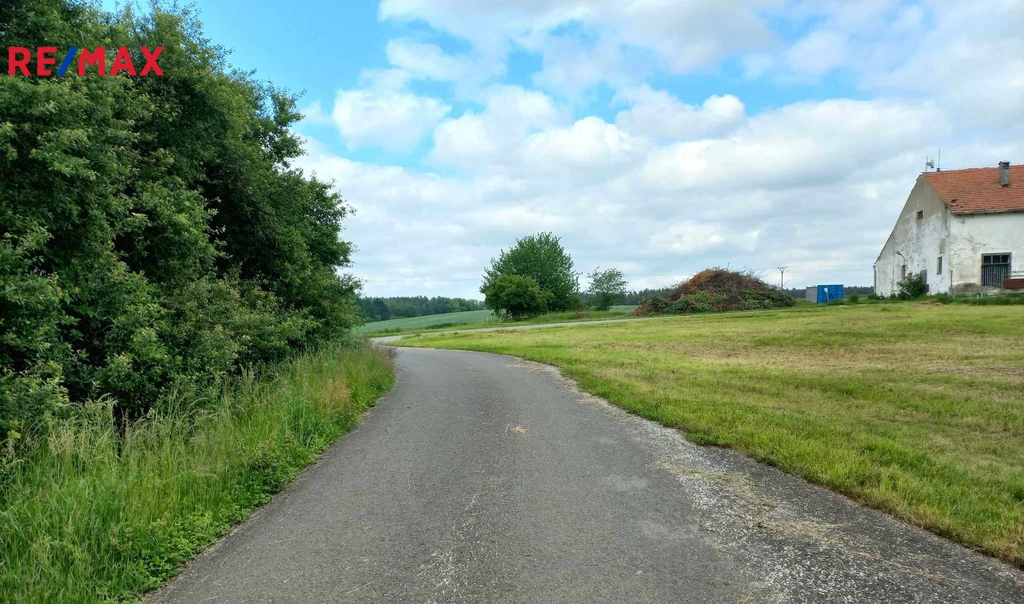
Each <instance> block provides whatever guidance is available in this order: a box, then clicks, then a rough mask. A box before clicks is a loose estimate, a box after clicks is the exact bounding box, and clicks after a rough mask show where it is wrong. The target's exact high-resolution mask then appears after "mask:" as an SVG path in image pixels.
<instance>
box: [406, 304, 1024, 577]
mask: <svg viewBox="0 0 1024 604" xmlns="http://www.w3.org/2000/svg"><path fill="white" fill-rule="evenodd" d="M398 344H399V345H403V346H422V347H437V348H458V349H467V350H479V351H486V352H496V353H503V354H511V355H515V356H518V357H522V358H526V359H530V360H534V361H540V362H544V363H550V364H553V365H556V366H558V367H560V368H562V370H563V373H565V374H566V375H567V376H569V377H572V378H574V379H576V380H578V381H579V383H580V386H581V388H583V389H585V390H586V391H588V392H592V393H594V394H597V395H600V396H602V397H605V398H606V399H608V400H609V401H611V402H613V403H615V404H617V405H620V406H622V407H624V408H626V409H628V410H629V411H632V412H634V413H637V414H639V415H642V416H645V417H648V418H651V419H654V420H657V421H659V422H661V423H662V424H664V425H666V426H670V427H674V428H679V429H681V430H683V431H685V432H686V434H687V436H688V437H689V438H690V439H691V440H693V441H696V442H699V443H704V444H713V445H721V446H727V447H732V448H734V449H737V450H739V451H742V452H744V453H747V454H749V455H752V456H753V457H755V458H757V459H759V460H762V461H765V462H768V463H771V464H774V465H776V466H778V467H779V468H781V469H783V470H785V471H787V472H790V473H793V474H798V475H801V476H804V477H806V478H807V479H809V480H811V481H813V482H816V483H818V484H822V485H825V486H827V487H830V488H832V489H835V490H837V491H840V492H842V493H845V494H847V495H850V496H851V497H853V498H855V499H857V500H858V501H860V502H862V503H865V504H868V505H871V506H874V507H877V508H880V509H883V510H887V511H889V512H891V513H893V514H895V515H897V516H900V517H902V518H904V519H906V520H909V521H910V522H912V523H914V524H917V525H919V526H923V527H926V528H929V529H931V530H933V531H935V532H937V533H939V534H942V535H945V536H948V537H951V538H953V539H955V540H957V541H959V542H961V543H963V544H965V545H968V546H970V547H974V548H977V549H980V550H982V551H985V552H987V553H989V554H992V555H994V556H997V557H999V558H1002V559H1003V560H1006V561H1009V562H1011V563H1013V564H1016V565H1018V566H1024V394H1022V393H1024V370H1022V369H1021V368H1022V367H1024V312H1022V311H1021V309H1020V308H1019V307H1013V306H977V307H973V306H965V305H959V304H955V305H941V304H934V303H904V304H889V305H871V306H867V305H859V306H850V305H847V306H839V307H819V308H806V309H804V308H796V309H789V310H786V311H781V312H760V313H738V314H731V315H705V316H694V317H677V318H666V319H651V320H648V321H643V322H639V323H628V324H611V325H593V326H579V327H572V328H552V329H545V330H533V331H515V332H501V333H467V334H453V335H437V336H419V337H412V338H411V339H406V340H402V341H400V342H398Z"/></svg>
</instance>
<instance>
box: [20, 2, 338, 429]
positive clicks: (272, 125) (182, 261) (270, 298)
mask: <svg viewBox="0 0 1024 604" xmlns="http://www.w3.org/2000/svg"><path fill="white" fill-rule="evenodd" d="M0 46H3V47H9V46H25V47H29V48H35V47H37V46H56V47H57V48H58V54H61V53H63V52H65V51H66V49H67V48H69V47H71V46H77V47H79V48H83V47H84V48H90V49H92V48H94V47H98V46H104V47H106V48H107V50H108V53H109V56H108V57H107V64H108V66H109V65H110V64H111V63H112V61H113V52H114V50H116V48H118V47H120V46H126V47H128V48H133V49H138V48H139V47H140V46H146V47H149V48H154V47H156V46H163V47H164V50H163V53H162V54H161V55H160V59H159V62H160V66H161V68H162V70H163V72H164V74H165V75H164V76H163V77H155V76H146V77H142V76H140V77H133V76H128V75H125V74H121V75H119V76H117V77H99V76H98V75H95V74H88V75H85V76H81V77H80V76H78V75H77V74H76V73H74V70H72V71H71V72H69V74H68V75H65V76H62V77H35V76H32V77H25V76H14V77H8V76H6V75H5V76H3V82H2V85H0V439H7V440H8V441H12V442H15V444H16V441H17V440H18V439H19V438H20V437H21V435H22V434H25V433H26V432H32V431H33V430H34V429H36V427H38V426H40V425H41V423H42V422H45V421H48V420H47V418H53V417H61V416H67V415H68V413H69V409H70V408H71V407H73V406H82V405H86V404H90V402H97V401H102V400H110V401H112V402H113V405H114V406H113V408H114V413H115V417H116V418H119V419H125V418H128V419H130V418H136V417H140V416H141V415H143V414H144V413H145V412H146V411H147V410H148V409H150V408H154V407H160V406H161V405H162V404H164V403H163V401H166V400H168V397H169V395H170V394H171V393H177V394H178V395H183V394H187V395H188V396H190V397H191V398H192V399H193V400H201V399H203V398H204V397H205V398H210V397H212V396H214V395H215V394H216V392H217V391H218V388H219V384H221V383H222V382H223V380H224V378H225V377H227V376H230V375H233V374H237V373H238V371H239V370H240V368H242V367H245V366H254V365H258V364H260V363H265V362H276V361H280V360H282V359H284V358H286V357H287V356H289V355H290V354H292V353H293V352H294V351H296V350H299V349H302V348H304V347H307V346H310V345H314V344H316V343H318V342H322V341H325V340H328V339H330V338H334V337H336V336H337V335H338V334H339V333H340V332H343V331H345V330H346V329H348V328H349V327H351V326H352V325H353V324H354V323H355V321H356V320H357V319H356V316H357V313H356V312H355V305H354V291H355V289H356V287H357V286H358V283H357V281H356V280H355V279H354V278H352V277H350V276H343V275H339V273H338V269H339V268H343V267H345V266H347V265H348V264H349V253H350V250H351V248H350V245H349V244H348V243H346V242H344V241H342V240H340V239H339V237H338V233H339V230H340V228H341V222H342V219H343V218H344V217H345V215H346V214H347V213H348V211H349V209H348V206H347V205H346V204H345V203H344V202H343V201H342V200H341V199H340V198H339V197H338V195H337V194H335V193H333V192H332V189H331V185H330V184H328V183H324V182H320V181H318V180H316V179H315V178H311V177H309V176H307V175H304V174H302V173H301V172H299V171H298V170H296V169H294V168H293V167H291V163H290V162H291V161H292V160H293V159H294V158H295V157H297V156H298V155H300V153H301V149H300V144H299V140H298V138H297V137H296V136H295V135H294V134H293V133H292V132H291V131H290V129H289V127H290V125H291V124H293V123H294V122H295V121H296V120H297V119H298V118H299V117H300V116H299V114H298V112H297V111H296V110H295V99H294V98H293V97H292V96H290V95H288V94H287V93H284V92H282V91H279V90H277V89H275V88H274V87H272V86H270V85H269V84H266V83H262V82H259V81H256V80H254V79H253V78H252V77H251V76H250V75H248V74H246V73H241V72H238V71H235V70H233V69H232V68H231V67H230V66H229V65H228V63H227V61H226V59H225V53H224V51H222V50H221V49H220V48H218V47H216V46H213V45H211V43H209V42H207V41H206V40H205V39H204V38H203V35H202V32H201V30H200V27H199V24H198V22H197V21H195V20H194V19H193V18H192V17H191V16H190V15H189V14H188V13H187V12H173V13H172V12H167V11H164V10H161V9H156V10H155V11H153V12H150V13H146V14H138V13H135V12H132V11H131V10H125V11H123V12H121V13H118V14H110V13H105V12H101V11H99V10H96V9H94V8H92V7H91V5H90V4H86V3H84V2H77V1H72V0H14V1H13V2H8V3H7V4H6V5H5V8H4V10H3V11H2V12H0ZM7 59H8V58H7V56H6V53H4V56H2V57H0V71H3V72H4V73H6V71H7ZM136 59H137V60H136V62H137V63H138V64H140V65H141V64H143V63H144V61H143V60H142V58H141V56H138V57H136ZM9 444H10V442H9Z"/></svg>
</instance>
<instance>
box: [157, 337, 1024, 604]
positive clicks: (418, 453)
mask: <svg viewBox="0 0 1024 604" xmlns="http://www.w3.org/2000/svg"><path fill="white" fill-rule="evenodd" d="M149 601H151V602H375V603H376V602H403V603H404V602H580V603H583V602H586V603H590V602H734V603H735V602H819V601H820V602H1024V573H1021V572H1020V571H1018V570H1016V569H1013V568H1011V567H1009V566H1006V565H1003V564H1000V563H997V562H995V561H993V560H991V559H989V558H985V557H983V556H980V555H977V554H974V553H972V552H970V551H968V550H966V549H964V548H961V547H958V546H955V545H953V544H951V543H949V542H947V541H945V540H943V539H940V538H938V537H934V536H932V535H930V534H928V533H925V532H923V531H920V530H918V529H915V528H913V527H910V526H908V525H906V524H904V523H901V522H898V521H896V520H893V519H892V518H890V517H889V516H886V515H885V514H882V513H879V512H875V511H872V510H866V509H864V508H860V507H858V506H856V505H854V504H852V503H850V502H848V501H847V500H846V499H844V498H841V497H838V496H836V495H833V494H831V493H828V492H826V491H824V490H823V489H819V488H816V487H813V486H810V485H808V484H806V483H804V482H803V481H801V480H799V479H797V478H793V477H790V476H786V475H784V474H782V473H780V472H778V471H776V470H774V469H771V468H767V467H765V466H762V465H760V464H757V463H755V462H752V461H751V460H749V459H747V458H745V457H743V456H741V455H738V454H735V453H732V452H730V451H725V450H721V449H713V448H701V447H696V446H694V445H692V444H690V443H688V442H687V441H685V440H684V439H682V438H681V437H680V436H679V435H678V433H676V432H673V431H671V430H666V429H664V428H661V427H659V426H656V425H654V424H652V423H650V422H647V421H644V420H641V419H639V418H635V417H632V416H629V415H627V414H625V413H623V412H622V411H620V410H618V409H616V408H614V407H611V406H609V405H607V404H606V403H604V402H603V401H600V400H598V399H596V398H594V397H590V396H587V395H584V394H581V393H579V392H577V391H576V390H575V389H574V388H573V386H572V384H571V383H569V382H567V381H565V380H563V379H561V378H560V377H558V376H557V374H556V373H555V372H554V371H553V370H550V369H549V368H547V367H545V366H542V365H535V364H532V363H526V362H522V361H518V360H516V359H511V358H509V357H503V356H496V355H485V354H479V353H470V352H454V351H432V350H414V349H403V350H401V352H400V353H399V357H398V382H397V384H396V386H395V389H394V390H393V391H392V392H391V393H390V394H389V395H388V396H387V397H385V398H384V399H382V400H381V402H380V403H379V404H378V406H377V407H376V408H374V409H373V411H372V412H371V413H370V414H369V416H368V417H367V419H366V420H365V421H364V422H363V423H362V424H361V425H360V426H359V427H358V429H356V430H355V431H354V432H352V433H351V434H349V435H347V436H346V437H344V438H343V439H342V440H341V441H340V442H339V443H338V444H337V445H336V446H334V447H333V448H332V449H331V450H330V451H329V452H328V453H327V454H326V455H325V456H324V458H323V459H322V460H321V462H320V463H319V464H317V465H316V466H314V467H312V468H310V469H309V470H307V471H306V472H305V473H303V475H302V476H301V477H300V478H299V479H298V480H297V481H296V482H295V483H294V484H293V485H292V486H291V487H289V488H288V489H287V490H286V491H285V492H284V493H282V494H281V495H280V496H278V497H277V498H276V499H275V500H274V501H273V502H272V503H271V504H269V505H268V506H266V507H265V508H263V509H262V510H260V511H259V512H257V514H255V515H254V517H253V518H252V519H251V520H250V521H249V522H247V523H245V524H244V525H242V526H241V527H239V528H238V529H237V530H236V531H235V532H234V533H232V534H231V535H230V536H228V537H227V538H226V539H224V540H223V541H222V542H221V543H220V544H219V545H218V546H216V547H215V548H213V549H212V550H211V551H209V552H207V553H206V554H204V555H203V556H201V557H200V558H199V559H198V560H197V561H196V562H195V563H193V564H192V565H190V566H189V568H188V569H187V570H186V571H185V572H184V573H183V574H182V575H181V576H180V577H179V578H178V579H177V580H175V581H174V582H172V583H171V584H170V585H169V586H168V587H166V588H164V589H163V590H161V591H159V592H157V593H156V594H153V595H152V596H151V597H150V598H149Z"/></svg>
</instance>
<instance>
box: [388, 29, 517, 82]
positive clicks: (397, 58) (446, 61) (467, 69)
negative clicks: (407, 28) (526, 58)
mask: <svg viewBox="0 0 1024 604" xmlns="http://www.w3.org/2000/svg"><path fill="white" fill-rule="evenodd" d="M385 53H386V54H387V58H388V63H390V64H391V65H394V66H395V67H397V68H399V69H402V70H404V71H405V72H407V73H409V74H411V75H413V76H416V77H418V78H421V79H428V80H435V81H438V82H457V83H459V84H464V85H465V84H479V83H482V82H485V81H487V80H489V79H491V78H493V77H495V76H498V75H501V74H502V73H503V72H504V70H505V64H504V60H503V57H483V56H476V57H473V56H470V55H452V54H448V53H446V52H444V51H443V50H441V48H440V47H439V46H437V45H435V44H426V43H423V42H418V41H416V40H412V39H409V38H397V39H394V40H390V41H388V44H387V47H386V49H385Z"/></svg>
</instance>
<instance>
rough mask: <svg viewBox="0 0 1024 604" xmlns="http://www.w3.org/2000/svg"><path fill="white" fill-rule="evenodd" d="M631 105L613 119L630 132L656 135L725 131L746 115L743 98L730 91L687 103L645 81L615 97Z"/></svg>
mask: <svg viewBox="0 0 1024 604" xmlns="http://www.w3.org/2000/svg"><path fill="white" fill-rule="evenodd" d="M616 98H617V99H619V100H622V101H626V102H629V103H630V104H631V105H632V106H631V107H630V108H629V109H628V110H626V111H622V112H620V113H619V114H618V116H616V118H615V123H616V124H617V125H618V126H619V127H620V128H622V129H623V130H625V131H626V132H629V133H631V134H636V135H639V136H647V137H650V138H655V139H693V138H701V137H704V136H710V135H716V134H724V133H728V132H730V131H732V130H734V129H735V128H737V127H738V126H739V125H740V124H742V123H743V121H744V119H745V118H746V115H745V110H744V107H743V102H742V101H740V100H739V99H738V98H736V97H735V96H733V95H731V94H726V95H713V96H710V97H708V98H707V99H706V100H705V101H704V103H703V104H702V105H700V106H694V105H687V104H686V103H683V102H681V101H680V100H679V99H677V98H676V97H674V96H672V95H671V94H669V93H667V92H665V91H662V90H653V89H652V88H651V87H650V86H647V85H646V84H644V85H643V86H640V87H638V88H634V89H630V90H625V91H622V92H620V93H619V95H618V96H617V97H616Z"/></svg>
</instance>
